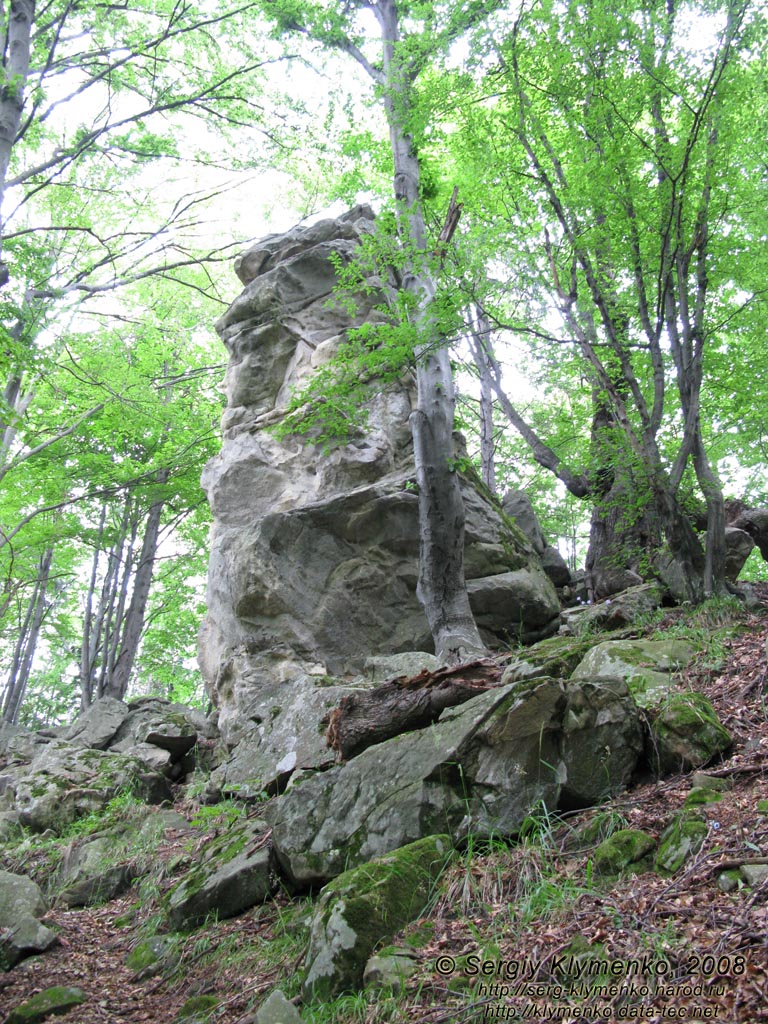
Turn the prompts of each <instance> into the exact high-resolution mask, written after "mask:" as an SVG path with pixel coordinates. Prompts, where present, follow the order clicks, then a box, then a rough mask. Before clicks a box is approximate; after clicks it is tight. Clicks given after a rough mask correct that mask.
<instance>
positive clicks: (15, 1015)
mask: <svg viewBox="0 0 768 1024" xmlns="http://www.w3.org/2000/svg"><path fill="white" fill-rule="evenodd" d="M86 998H87V996H86V994H85V992H83V990H82V989H81V988H72V987H69V986H66V985H54V986H53V988H46V989H44V990H43V991H42V992H38V993H37V994H36V995H34V996H32V998H31V999H28V1000H27V1001H26V1002H25V1003H22V1004H21V1005H20V1006H17V1007H16V1009H15V1010H11V1012H10V1013H9V1014H8V1018H7V1024H39V1022H40V1021H43V1020H45V1019H46V1017H55V1016H60V1015H61V1014H63V1013H69V1011H70V1010H72V1009H74V1007H75V1006H80V1005H81V1004H82V1003H84V1002H85V1000H86Z"/></svg>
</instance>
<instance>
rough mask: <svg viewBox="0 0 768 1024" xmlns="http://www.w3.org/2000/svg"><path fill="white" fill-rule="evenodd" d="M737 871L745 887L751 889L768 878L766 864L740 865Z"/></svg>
mask: <svg viewBox="0 0 768 1024" xmlns="http://www.w3.org/2000/svg"><path fill="white" fill-rule="evenodd" d="M739 871H740V873H741V877H742V878H743V879H744V881H745V882H746V883H747V885H751V886H753V887H754V886H756V885H760V884H761V882H764V881H765V879H766V878H768V864H742V865H741V867H740V868H739Z"/></svg>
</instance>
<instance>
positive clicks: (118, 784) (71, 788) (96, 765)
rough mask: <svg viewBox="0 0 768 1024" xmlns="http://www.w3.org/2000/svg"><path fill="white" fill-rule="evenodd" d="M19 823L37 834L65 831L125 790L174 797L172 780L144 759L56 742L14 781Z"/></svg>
mask: <svg viewBox="0 0 768 1024" xmlns="http://www.w3.org/2000/svg"><path fill="white" fill-rule="evenodd" d="M14 790H15V806H16V810H17V812H18V815H19V821H20V822H21V824H22V825H26V826H27V827H29V828H31V829H32V830H33V831H35V832H44V831H45V830H46V829H52V830H53V831H54V832H56V833H60V832H61V831H62V830H63V829H64V828H65V827H66V826H67V825H69V824H70V823H71V822H73V821H76V820H77V819H78V818H80V817H83V816H84V815H86V814H90V813H91V812H94V811H100V810H101V809H102V808H103V807H105V806H106V805H107V804H108V803H109V801H110V800H111V799H112V798H113V797H115V796H116V795H117V794H118V793H120V792H132V793H134V794H135V795H136V797H137V798H138V799H141V800H145V801H146V802H147V803H162V802H163V801H164V800H170V799H171V797H172V793H171V790H170V789H169V787H168V782H167V780H166V779H165V778H164V777H163V776H162V775H160V774H159V773H157V772H152V771H149V770H148V769H147V766H146V765H145V764H144V762H143V761H139V760H138V759H137V758H132V757H127V756H125V755H123V754H113V753H107V752H106V751H102V750H95V749H87V748H84V747H76V746H73V745H72V744H71V743H67V742H65V741H62V740H55V741H53V742H51V743H50V744H49V745H48V746H46V747H43V748H42V749H41V752H40V753H39V754H38V756H37V757H36V758H35V760H34V761H33V762H32V764H31V765H29V766H28V767H27V768H26V769H25V770H23V771H21V772H20V773H19V775H18V776H17V777H16V779H15V782H14Z"/></svg>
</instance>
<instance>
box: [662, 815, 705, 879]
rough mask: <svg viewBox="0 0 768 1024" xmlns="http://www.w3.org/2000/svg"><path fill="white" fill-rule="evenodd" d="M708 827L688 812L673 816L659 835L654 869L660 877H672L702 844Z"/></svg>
mask: <svg viewBox="0 0 768 1024" xmlns="http://www.w3.org/2000/svg"><path fill="white" fill-rule="evenodd" d="M708 830H709V826H708V825H707V822H706V819H705V818H702V817H701V816H700V815H698V814H695V813H693V812H690V811H684V812H682V813H680V814H677V815H675V817H674V818H673V819H672V821H671V822H670V823H669V825H667V827H666V828H665V829H664V831H663V832H662V834H661V839H660V840H659V850H658V853H657V854H656V859H655V862H654V867H655V868H656V870H657V871H658V872H660V873H661V874H662V875H673V874H674V873H675V872H676V871H679V870H680V868H681V867H682V866H683V864H685V862H686V861H687V860H688V858H689V857H692V856H693V855H694V854H696V853H698V852H699V850H700V849H701V847H702V845H703V844H704V840H705V838H706V836H707V832H708Z"/></svg>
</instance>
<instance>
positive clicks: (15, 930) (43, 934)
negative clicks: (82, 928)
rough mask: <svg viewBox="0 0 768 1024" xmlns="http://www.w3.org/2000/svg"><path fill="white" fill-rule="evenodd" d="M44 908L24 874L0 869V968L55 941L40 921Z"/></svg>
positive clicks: (55, 937)
mask: <svg viewBox="0 0 768 1024" xmlns="http://www.w3.org/2000/svg"><path fill="white" fill-rule="evenodd" d="M47 910H48V906H47V904H46V902H45V900H44V899H43V894H42V893H41V892H40V887H39V886H38V885H37V883H36V882H33V881H32V879H31V878H27V877H26V875H14V874H11V873H10V872H9V871H0V970H8V969H9V968H11V967H13V966H14V964H17V963H18V962H19V960H22V959H23V958H24V957H27V956H31V955H32V954H33V953H42V952H43V951H44V950H46V949H50V947H51V946H53V945H54V944H55V943H56V942H57V941H58V939H57V936H56V933H55V932H53V931H51V929H50V928H46V927H45V925H43V924H41V923H40V920H39V918H41V917H42V916H43V914H45V912H46V911H47Z"/></svg>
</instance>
